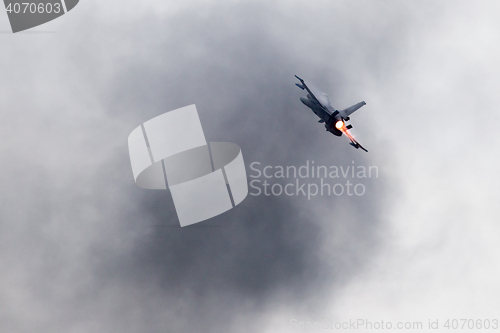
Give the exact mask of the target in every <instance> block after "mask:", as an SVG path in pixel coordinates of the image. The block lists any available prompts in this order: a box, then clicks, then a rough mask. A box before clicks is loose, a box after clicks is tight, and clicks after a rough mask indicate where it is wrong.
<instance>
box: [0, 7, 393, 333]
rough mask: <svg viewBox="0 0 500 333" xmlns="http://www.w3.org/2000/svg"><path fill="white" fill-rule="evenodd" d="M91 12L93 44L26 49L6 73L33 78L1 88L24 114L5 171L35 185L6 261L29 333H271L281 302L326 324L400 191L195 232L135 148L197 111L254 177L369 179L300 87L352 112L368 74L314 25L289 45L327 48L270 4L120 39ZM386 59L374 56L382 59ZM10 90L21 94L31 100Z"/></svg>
mask: <svg viewBox="0 0 500 333" xmlns="http://www.w3.org/2000/svg"><path fill="white" fill-rule="evenodd" d="M92 4H93V3H92V2H89V6H91V5H92ZM85 8H87V7H85V5H84V4H83V3H82V4H81V5H80V6H78V7H76V9H75V10H74V11H72V15H73V16H69V15H68V19H69V18H70V17H73V18H74V19H75V21H71V22H74V23H73V24H74V25H73V26H71V27H70V28H71V29H69V30H71V31H77V32H78V33H79V34H78V38H74V35H73V34H69V33H66V32H62V31H63V30H62V29H61V30H60V31H61V32H58V33H57V34H54V36H52V37H50V38H52V39H48V37H43V38H45V39H43V40H40V39H37V40H36V41H35V40H33V42H32V43H30V44H28V43H27V42H26V43H27V44H26V45H25V44H23V41H19V40H16V44H14V43H12V46H11V47H10V48H8V50H9V52H10V53H11V54H12V55H11V56H10V57H11V59H8V61H7V60H5V59H4V60H3V61H4V62H3V63H2V64H3V66H4V67H5V68H11V67H15V68H20V69H22V70H23V72H22V73H23V74H24V76H23V77H22V78H20V77H19V75H17V73H19V72H18V71H14V70H12V71H6V73H5V76H4V78H0V80H1V81H0V82H1V83H2V87H4V88H5V89H4V90H3V91H2V92H0V94H1V95H0V97H2V99H3V100H4V101H7V102H8V104H9V109H8V110H9V111H10V112H9V114H8V117H10V118H8V119H9V121H8V123H9V126H7V125H3V126H4V127H3V131H2V133H1V135H3V137H4V138H5V140H2V142H3V143H5V142H7V144H5V146H4V147H3V149H4V150H7V151H8V152H9V153H8V154H7V153H4V154H3V158H2V161H1V162H2V167H3V170H7V171H5V174H8V175H12V176H13V177H14V176H15V177H18V178H21V179H22V180H21V181H17V182H16V181H13V180H12V179H7V178H8V177H6V176H3V177H4V178H5V179H4V178H2V185H4V187H5V188H7V189H10V191H5V193H4V194H3V195H4V196H5V197H6V198H7V200H5V201H4V204H3V207H2V208H3V210H2V214H3V215H2V218H3V221H7V222H3V224H2V225H1V226H2V228H3V229H2V231H3V233H2V237H3V240H4V246H6V247H8V248H9V251H5V252H3V257H1V258H0V259H1V260H3V262H4V264H5V265H6V266H8V267H10V268H11V271H9V272H12V273H10V274H12V276H13V277H12V278H11V277H10V275H7V274H6V275H5V276H7V277H8V278H5V281H3V285H2V286H3V288H4V290H7V289H9V290H13V291H11V294H9V298H6V299H9V300H11V299H14V300H15V301H16V302H14V301H12V302H7V301H4V303H2V304H1V306H2V309H4V310H5V311H10V312H7V313H13V315H12V316H14V317H15V318H23V315H24V316H30V318H34V319H32V320H31V321H27V322H23V324H18V326H17V331H26V332H32V331H34V330H35V328H36V330H37V331H47V332H53V331H62V330H68V329H75V330H78V329H80V330H83V331H112V332H117V331H120V332H137V331H148V332H159V331H162V332H164V331H169V330H170V331H175V332H184V331H185V332H188V331H189V332H197V331H205V332H207V331H208V332H211V331H221V330H223V331H228V332H231V331H234V332H238V331H255V327H258V326H259V323H258V322H257V321H259V319H261V318H263V317H266V316H267V315H268V313H269V311H271V314H272V310H273V308H272V306H273V305H274V304H277V305H280V306H283V307H290V308H292V309H293V308H295V307H297V308H298V307H300V306H303V305H305V306H306V307H307V308H308V309H309V310H308V311H311V312H313V311H315V310H316V309H319V308H320V307H321V305H322V304H325V303H328V302H329V301H330V300H329V299H328V298H329V296H330V291H331V289H332V288H336V287H339V286H341V285H342V283H344V282H345V281H347V280H348V279H349V277H350V276H352V274H353V273H354V272H356V271H357V270H359V269H360V267H363V263H365V262H366V261H367V260H369V259H370V256H371V254H372V253H373V252H374V250H375V249H376V246H377V242H378V239H377V237H376V236H375V235H376V234H377V230H378V228H379V226H380V218H379V207H380V205H381V201H380V198H381V197H382V196H383V191H384V180H383V179H380V178H379V179H371V180H366V181H363V183H364V184H365V185H366V187H367V193H366V195H364V196H362V197H339V198H337V197H334V196H330V197H317V198H314V199H313V200H311V201H308V200H307V199H306V198H304V197H287V196H280V197H266V196H260V197H253V196H248V197H247V199H246V200H245V201H244V202H242V203H241V204H240V205H238V206H237V207H236V208H235V209H233V210H231V211H229V212H227V213H225V214H223V215H221V216H218V217H215V218H213V219H211V220H209V221H206V222H203V223H201V224H200V225H195V226H192V227H186V228H180V227H179V224H178V220H177V216H176V213H175V209H174V206H173V203H172V199H171V196H170V193H169V192H167V191H149V190H143V189H141V188H138V187H137V186H136V185H135V184H134V182H133V178H132V172H131V168H130V161H129V157H128V152H127V147H126V144H127V136H128V134H129V133H130V132H131V131H132V130H133V129H134V128H135V127H137V126H138V125H139V124H141V123H142V122H144V121H146V120H148V119H151V118H153V117H155V116H157V115H159V114H162V113H164V112H167V111H170V110H173V109H176V108H179V107H182V106H185V105H189V104H193V103H195V104H196V105H197V108H198V112H199V114H200V118H201V121H202V124H203V128H204V131H205V135H206V138H207V140H208V141H229V142H234V143H236V144H238V145H239V146H240V147H241V148H242V152H243V157H244V159H245V162H246V165H247V172H248V173H251V171H250V170H249V169H248V166H249V164H250V163H251V162H253V161H258V162H261V163H262V164H263V165H295V166H300V165H303V164H305V162H306V161H307V160H310V161H312V160H314V161H315V162H316V164H317V165H327V166H328V165H344V166H347V165H351V162H352V161H355V163H356V165H370V164H371V162H370V156H371V155H370V153H369V154H364V152H361V151H357V150H355V149H353V148H352V147H350V146H349V145H348V144H347V140H345V138H336V137H334V136H332V135H331V134H329V133H327V132H325V130H324V128H323V126H322V125H321V124H318V123H317V118H316V117H315V116H314V115H313V114H312V112H310V111H309V109H307V108H306V107H305V106H304V105H302V104H301V103H300V101H299V97H300V96H303V95H304V93H303V92H302V91H301V90H299V89H298V88H297V87H295V86H294V83H295V82H296V81H295V78H294V76H293V75H294V74H298V75H299V76H304V77H305V78H309V79H311V80H313V81H314V82H315V83H316V84H317V85H318V86H320V87H322V88H323V89H324V90H325V92H327V93H330V97H331V99H332V102H333V103H334V106H337V107H341V106H340V105H337V103H335V100H337V99H341V100H347V99H350V98H352V97H349V98H347V97H346V96H344V95H343V93H344V92H346V91H348V90H347V89H345V90H342V91H343V93H339V92H338V90H337V87H339V89H343V88H340V87H343V82H344V80H347V79H348V78H350V77H351V75H352V74H353V72H354V71H356V70H357V69H356V68H351V67H349V66H344V64H345V63H346V62H345V58H342V56H341V55H340V54H339V53H335V52H330V51H331V49H334V48H335V45H333V44H335V43H333V42H332V45H330V44H329V43H325V39H324V38H320V37H317V34H316V31H314V29H309V28H308V27H307V26H305V25H304V23H303V22H302V23H299V25H300V26H299V28H297V29H291V30H290V31H294V32H297V31H298V30H304V31H309V30H310V31H309V32H310V33H309V32H308V33H307V34H305V35H304V34H297V35H296V36H290V35H289V34H288V33H284V34H280V33H277V32H278V31H285V32H286V31H289V28H290V27H291V26H290V17H287V16H286V15H285V14H284V13H282V12H281V11H280V10H279V9H278V8H277V7H275V6H273V5H269V4H265V5H263V4H258V5H257V4H255V5H248V4H243V3H240V4H217V5H214V4H207V5H204V6H201V7H197V10H193V9H190V10H188V11H184V12H180V13H178V14H176V15H175V16H172V15H170V17H167V18H165V17H163V16H162V15H154V14H151V13H149V14H147V15H145V16H144V17H139V18H137V17H132V18H129V19H128V20H123V21H121V20H120V19H116V18H115V19H116V20H117V21H115V22H113V24H107V23H104V22H105V20H104V19H103V18H102V17H100V16H99V15H97V14H96V15H94V13H92V15H91V14H90V13H87V12H85V15H83V14H82V15H81V16H77V15H76V14H74V13H77V10H81V11H82V12H81V13H83V11H84V10H85ZM89 8H91V9H92V7H89ZM295 8H296V7H295ZM334 9H335V8H333V9H332V12H335V10H334ZM89 10H90V9H89ZM307 10H308V11H309V14H310V13H311V9H307ZM344 11H346V10H344ZM313 12H314V10H313ZM347 12H348V10H347ZM106 14H108V13H106ZM306 14H307V13H306ZM110 15H111V14H110ZM315 15H318V16H317V17H320V18H321V17H325V16H324V15H326V14H325V13H324V12H322V11H320V10H316V12H315ZM337 15H340V14H337ZM356 15H357V13H352V17H356ZM292 16H293V17H295V16H296V14H294V15H292ZM340 16H342V15H340ZM344 16H346V17H347V18H346V19H345V20H346V21H345V24H346V25H347V24H348V17H349V16H348V15H344ZM78 17H80V20H82V21H81V22H79V21H77V20H78ZM106 18H107V17H106ZM101 20H102V21H101ZM68 22H70V21H68ZM75 22H76V23H75ZM106 22H107V21H106ZM68 24H69V23H68ZM79 24H81V25H79ZM281 24H283V26H281ZM308 29H309V30H308ZM64 31H68V29H65V30H64ZM344 32H345V31H344ZM346 33H347V32H346ZM358 34H359V32H358ZM377 38H379V37H377ZM318 39H320V40H321V43H319V42H317V40H318ZM28 42H29V41H28ZM375 44H376V43H373V44H371V45H372V46H371V47H372V48H373V49H371V48H368V49H364V51H361V50H360V49H357V52H358V53H366V54H369V53H374V52H375V51H376V49H377V47H376V45H375ZM292 45H301V46H303V47H301V48H296V47H293V46H292ZM48 46H51V47H50V48H49V47H48ZM13 50H14V51H13ZM19 50H21V51H23V52H20V51H19ZM52 50H55V51H54V52H52ZM28 51H29V52H28ZM18 54H19V55H18ZM351 54H352V53H350V55H351ZM0 57H2V56H0ZM4 57H6V56H5V55H4ZM336 57H338V61H336V60H337V58H336ZM32 58H33V59H32ZM0 59H3V58H0ZM12 59H14V60H12ZM332 73H335V76H334V78H333V79H330V76H331V74H332ZM6 77H7V78H9V77H16V78H18V81H16V82H17V83H16V84H17V85H16V87H15V88H12V87H13V83H12V82H13V81H12V80H10V81H9V80H8V79H5V78H6ZM331 80H333V82H335V88H334V87H333V85H329V84H328V82H331ZM24 84H28V85H29V87H30V89H22V87H23V85H24ZM350 84H351V86H352V82H351V83H350ZM346 86H348V84H346ZM7 89H10V90H7ZM6 91H10V92H11V93H7V92H6ZM14 92H15V93H16V94H19V96H20V97H19V98H16V99H15V100H14V98H13V97H12V96H18V95H16V94H14ZM331 92H334V94H333V95H332V94H331ZM35 93H36V94H35ZM34 95H35V96H36V99H34V98H33V96H34ZM54 96H55V97H54ZM355 102H358V100H354V101H352V103H355ZM367 102H368V105H367V107H365V108H368V107H369V106H370V102H369V101H367ZM20 105H21V106H22V107H21V106H20ZM342 106H343V105H342ZM345 106H346V107H347V106H348V105H345ZM26 109H28V110H30V113H28V114H27V113H25V112H23V111H25V110H26ZM103 110H104V111H103ZM359 112H365V110H363V109H362V110H361V111H359ZM27 115H29V117H28V116H27ZM26 118H27V119H28V120H29V121H26ZM355 125H356V123H355ZM368 127H369V126H365V128H368ZM366 134H367V135H368V134H369V131H367V132H366ZM13 138H15V139H16V140H17V141H16V140H14V139H13ZM9 139H10V140H11V141H9ZM360 141H361V142H362V144H364V145H366V146H367V148H368V149H370V144H369V143H368V142H364V141H362V140H360ZM12 142H16V143H19V145H18V146H17V145H15V147H16V149H12V148H10V147H11V146H14V145H12ZM6 147H7V148H6ZM8 149H11V150H8ZM34 154H37V155H34ZM33 156H36V158H34V157H33ZM21 166H22V167H21ZM13 170H17V173H15V172H14V171H13ZM11 192H12V193H11ZM6 239H7V240H8V242H7V241H5V240H6ZM11 253H12V255H11ZM34 253H36V254H37V255H36V256H35V255H33V254H34ZM11 262H15V264H14V265H12V264H11ZM18 276H22V277H23V279H20V281H21V282H15V283H14V282H11V280H12V281H14V280H15V278H14V277H18ZM10 279H11V280H10ZM16 281H19V279H18V280H16ZM12 286H14V287H12ZM22 290H27V292H26V293H27V294H28V296H25V298H21V297H20V296H18V293H19V294H21V295H24V294H23V293H22V292H21V291H22ZM18 298H21V300H19V299H18ZM10 304H17V305H16V306H12V308H11V305H10ZM19 309H22V310H19ZM15 311H19V312H21V311H25V312H21V313H22V314H23V315H20V314H17V313H16V312H15ZM302 311H304V310H302ZM18 321H22V320H18ZM240 321H253V322H254V323H253V325H254V326H255V327H253V326H251V325H250V326H245V327H241V326H238V323H239V322H240ZM0 325H1V323H0ZM4 325H7V324H4ZM10 325H11V324H10V323H9V325H8V326H3V327H2V328H4V329H5V330H6V331H14V330H16V329H12V326H10ZM12 325H14V324H12ZM232 325H234V326H232ZM14 326H15V325H14Z"/></svg>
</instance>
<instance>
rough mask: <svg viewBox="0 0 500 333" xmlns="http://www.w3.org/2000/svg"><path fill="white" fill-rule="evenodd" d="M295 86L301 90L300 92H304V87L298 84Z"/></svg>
mask: <svg viewBox="0 0 500 333" xmlns="http://www.w3.org/2000/svg"><path fill="white" fill-rule="evenodd" d="M295 85H296V86H297V87H299V88H300V89H302V90H304V89H305V87H304V86H302V85H300V84H298V83H295Z"/></svg>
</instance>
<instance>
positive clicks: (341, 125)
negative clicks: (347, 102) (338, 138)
mask: <svg viewBox="0 0 500 333" xmlns="http://www.w3.org/2000/svg"><path fill="white" fill-rule="evenodd" d="M335 127H336V128H337V129H338V130H340V131H342V133H344V134H345V135H346V136H347V137H348V138H349V139H351V140H352V141H356V140H354V137H353V136H352V135H351V133H349V131H347V127H345V123H344V122H343V121H342V120H339V121H337V122H336V123H335Z"/></svg>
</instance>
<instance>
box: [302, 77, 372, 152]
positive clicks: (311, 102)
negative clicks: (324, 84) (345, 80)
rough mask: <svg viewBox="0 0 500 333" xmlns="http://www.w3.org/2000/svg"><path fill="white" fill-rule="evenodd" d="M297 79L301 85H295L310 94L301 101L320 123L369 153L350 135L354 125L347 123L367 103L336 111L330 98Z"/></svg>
mask: <svg viewBox="0 0 500 333" xmlns="http://www.w3.org/2000/svg"><path fill="white" fill-rule="evenodd" d="M295 77H296V78H297V79H299V81H300V84H299V83H296V84H295V85H296V86H297V87H299V88H300V89H302V90H304V89H305V90H306V91H307V92H308V94H307V98H305V97H301V98H300V101H301V102H302V103H304V104H305V105H306V106H307V107H309V108H311V110H312V111H313V112H314V113H315V114H316V115H317V116H318V117H319V122H320V123H325V128H326V130H327V131H328V132H330V133H332V134H333V135H336V136H341V135H342V133H343V134H345V135H346V136H347V137H348V138H349V140H351V142H350V143H349V144H350V145H351V146H353V147H354V148H356V149H359V148H361V149H363V150H364V151H366V152H368V150H366V149H365V148H363V146H361V145H360V144H359V142H357V141H356V140H355V139H354V138H353V136H352V135H351V133H349V131H348V130H349V129H351V128H352V125H346V124H345V122H346V121H349V120H350V118H349V116H350V115H351V114H353V113H354V111H356V110H357V109H359V108H360V107H362V106H363V105H366V103H365V102H359V103H358V104H354V105H353V106H350V107H348V108H347V109H344V110H341V111H339V110H335V109H334V108H333V106H332V105H331V104H330V100H329V99H328V96H327V95H326V94H325V93H323V92H321V91H318V90H316V89H315V88H314V87H312V86H311V87H308V86H307V85H306V84H305V82H304V80H302V79H301V78H300V77H298V76H297V75H295Z"/></svg>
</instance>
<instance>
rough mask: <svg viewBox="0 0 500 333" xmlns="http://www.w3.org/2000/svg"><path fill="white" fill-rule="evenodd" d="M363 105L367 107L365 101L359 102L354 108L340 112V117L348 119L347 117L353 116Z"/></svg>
mask: <svg viewBox="0 0 500 333" xmlns="http://www.w3.org/2000/svg"><path fill="white" fill-rule="evenodd" d="M363 105H366V103H365V102H364V101H363V102H359V103H358V104H354V105H353V106H350V107H348V108H347V109H344V110H342V111H340V115H341V116H342V117H343V118H347V117H349V115H351V114H353V113H354V112H355V111H356V110H357V109H359V108H360V107H362V106H363Z"/></svg>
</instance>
